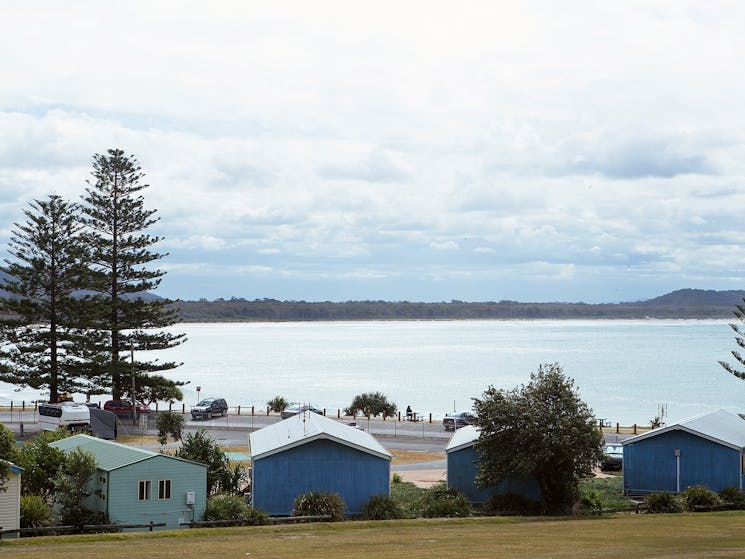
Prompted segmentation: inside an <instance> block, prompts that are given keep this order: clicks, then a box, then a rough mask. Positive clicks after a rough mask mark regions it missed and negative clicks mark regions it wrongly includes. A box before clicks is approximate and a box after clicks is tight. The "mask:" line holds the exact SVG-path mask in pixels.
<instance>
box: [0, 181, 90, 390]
mask: <svg viewBox="0 0 745 559" xmlns="http://www.w3.org/2000/svg"><path fill="white" fill-rule="evenodd" d="M78 209H79V206H78V205H77V204H74V203H70V202H67V201H65V200H63V199H62V198H61V197H60V196H57V195H54V194H53V195H50V196H49V197H48V198H47V199H46V200H36V201H34V202H32V203H31V204H30V209H26V210H24V215H25V216H26V221H25V222H24V223H16V224H15V228H14V229H13V230H12V232H11V238H10V243H9V245H10V246H9V252H10V255H11V256H12V259H6V260H5V266H2V267H1V268H0V269H1V270H2V271H3V272H4V274H6V277H5V282H4V285H3V289H4V290H5V291H6V292H7V296H5V297H3V298H2V299H0V310H1V312H2V315H3V334H4V340H3V343H2V344H1V345H0V362H2V363H3V365H4V367H3V369H2V371H0V380H3V381H6V382H10V383H13V384H19V385H21V386H31V387H33V388H35V389H49V399H50V401H52V402H56V401H58V399H59V396H60V394H61V393H64V392H88V393H96V392H100V387H99V386H96V385H92V384H91V383H90V382H89V381H87V380H86V379H85V378H84V372H83V369H82V364H83V361H84V357H83V355H84V354H85V353H86V351H87V350H86V347H85V345H86V342H87V340H89V339H90V338H89V337H88V336H86V335H85V332H84V331H83V330H82V328H83V327H84V324H83V317H84V316H85V313H83V312H82V307H83V305H84V302H83V300H82V299H81V295H80V293H79V292H80V290H81V289H83V287H84V285H85V281H86V276H87V259H86V250H85V246H84V243H83V240H82V235H81V233H82V224H81V223H80V221H79V215H78V213H77V212H78Z"/></svg>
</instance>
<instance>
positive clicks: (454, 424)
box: [442, 411, 476, 431]
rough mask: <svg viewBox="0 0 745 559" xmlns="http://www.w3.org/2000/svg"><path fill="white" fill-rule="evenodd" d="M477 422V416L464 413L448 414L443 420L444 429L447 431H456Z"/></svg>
mask: <svg viewBox="0 0 745 559" xmlns="http://www.w3.org/2000/svg"><path fill="white" fill-rule="evenodd" d="M475 421H476V416H474V415H473V414H470V413H468V412H467V411H462V412H458V413H452V414H450V413H449V414H447V415H446V416H445V418H444V419H443V420H442V427H443V429H445V431H455V430H456V429H460V428H461V427H465V426H466V425H472V424H473V423H475Z"/></svg>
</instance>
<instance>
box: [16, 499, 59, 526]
mask: <svg viewBox="0 0 745 559" xmlns="http://www.w3.org/2000/svg"><path fill="white" fill-rule="evenodd" d="M51 524H52V509H51V507H50V506H49V505H48V504H47V502H46V501H45V500H44V499H42V498H41V497H39V496H38V495H23V496H22V497H21V528H41V527H43V526H51Z"/></svg>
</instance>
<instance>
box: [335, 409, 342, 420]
mask: <svg viewBox="0 0 745 559" xmlns="http://www.w3.org/2000/svg"><path fill="white" fill-rule="evenodd" d="M336 419H341V410H340V409H337V410H336Z"/></svg>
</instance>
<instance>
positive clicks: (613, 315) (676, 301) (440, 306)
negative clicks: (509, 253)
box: [173, 290, 743, 322]
mask: <svg viewBox="0 0 745 559" xmlns="http://www.w3.org/2000/svg"><path fill="white" fill-rule="evenodd" d="M690 291H696V290H681V291H680V292H675V293H676V294H678V293H682V292H690ZM700 293H701V294H702V295H700V296H698V297H696V296H695V294H694V295H690V294H688V295H689V296H686V297H673V296H672V295H674V294H668V295H665V296H663V297H658V298H656V299H651V300H649V301H643V302H633V303H606V304H587V303H520V302H517V301H498V302H494V301H489V302H481V303H470V302H463V301H451V302H442V303H416V302H409V301H398V302H389V301H346V302H341V303H337V302H329V301H325V302H307V301H278V300H276V299H255V300H252V301H249V300H246V299H240V298H231V299H218V300H216V301H207V300H206V299H202V300H200V301H177V302H175V303H173V305H174V310H176V311H177V313H178V315H179V317H180V319H181V320H182V321H185V322H230V321H234V322H262V321H278V322H282V321H324V320H327V321H333V320H462V319H504V320H508V319H579V318H585V319H588V318H593V319H645V318H657V319H663V318H689V319H703V318H729V317H731V316H732V308H733V306H734V305H735V303H736V302H737V295H736V294H743V292H727V293H732V294H733V296H732V297H724V298H719V299H717V300H715V301H711V302H710V301H709V300H710V299H711V298H712V297H710V296H707V295H706V294H707V293H710V292H700ZM740 297H742V295H740ZM729 299H732V300H731V301H730V302H727V301H729Z"/></svg>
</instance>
